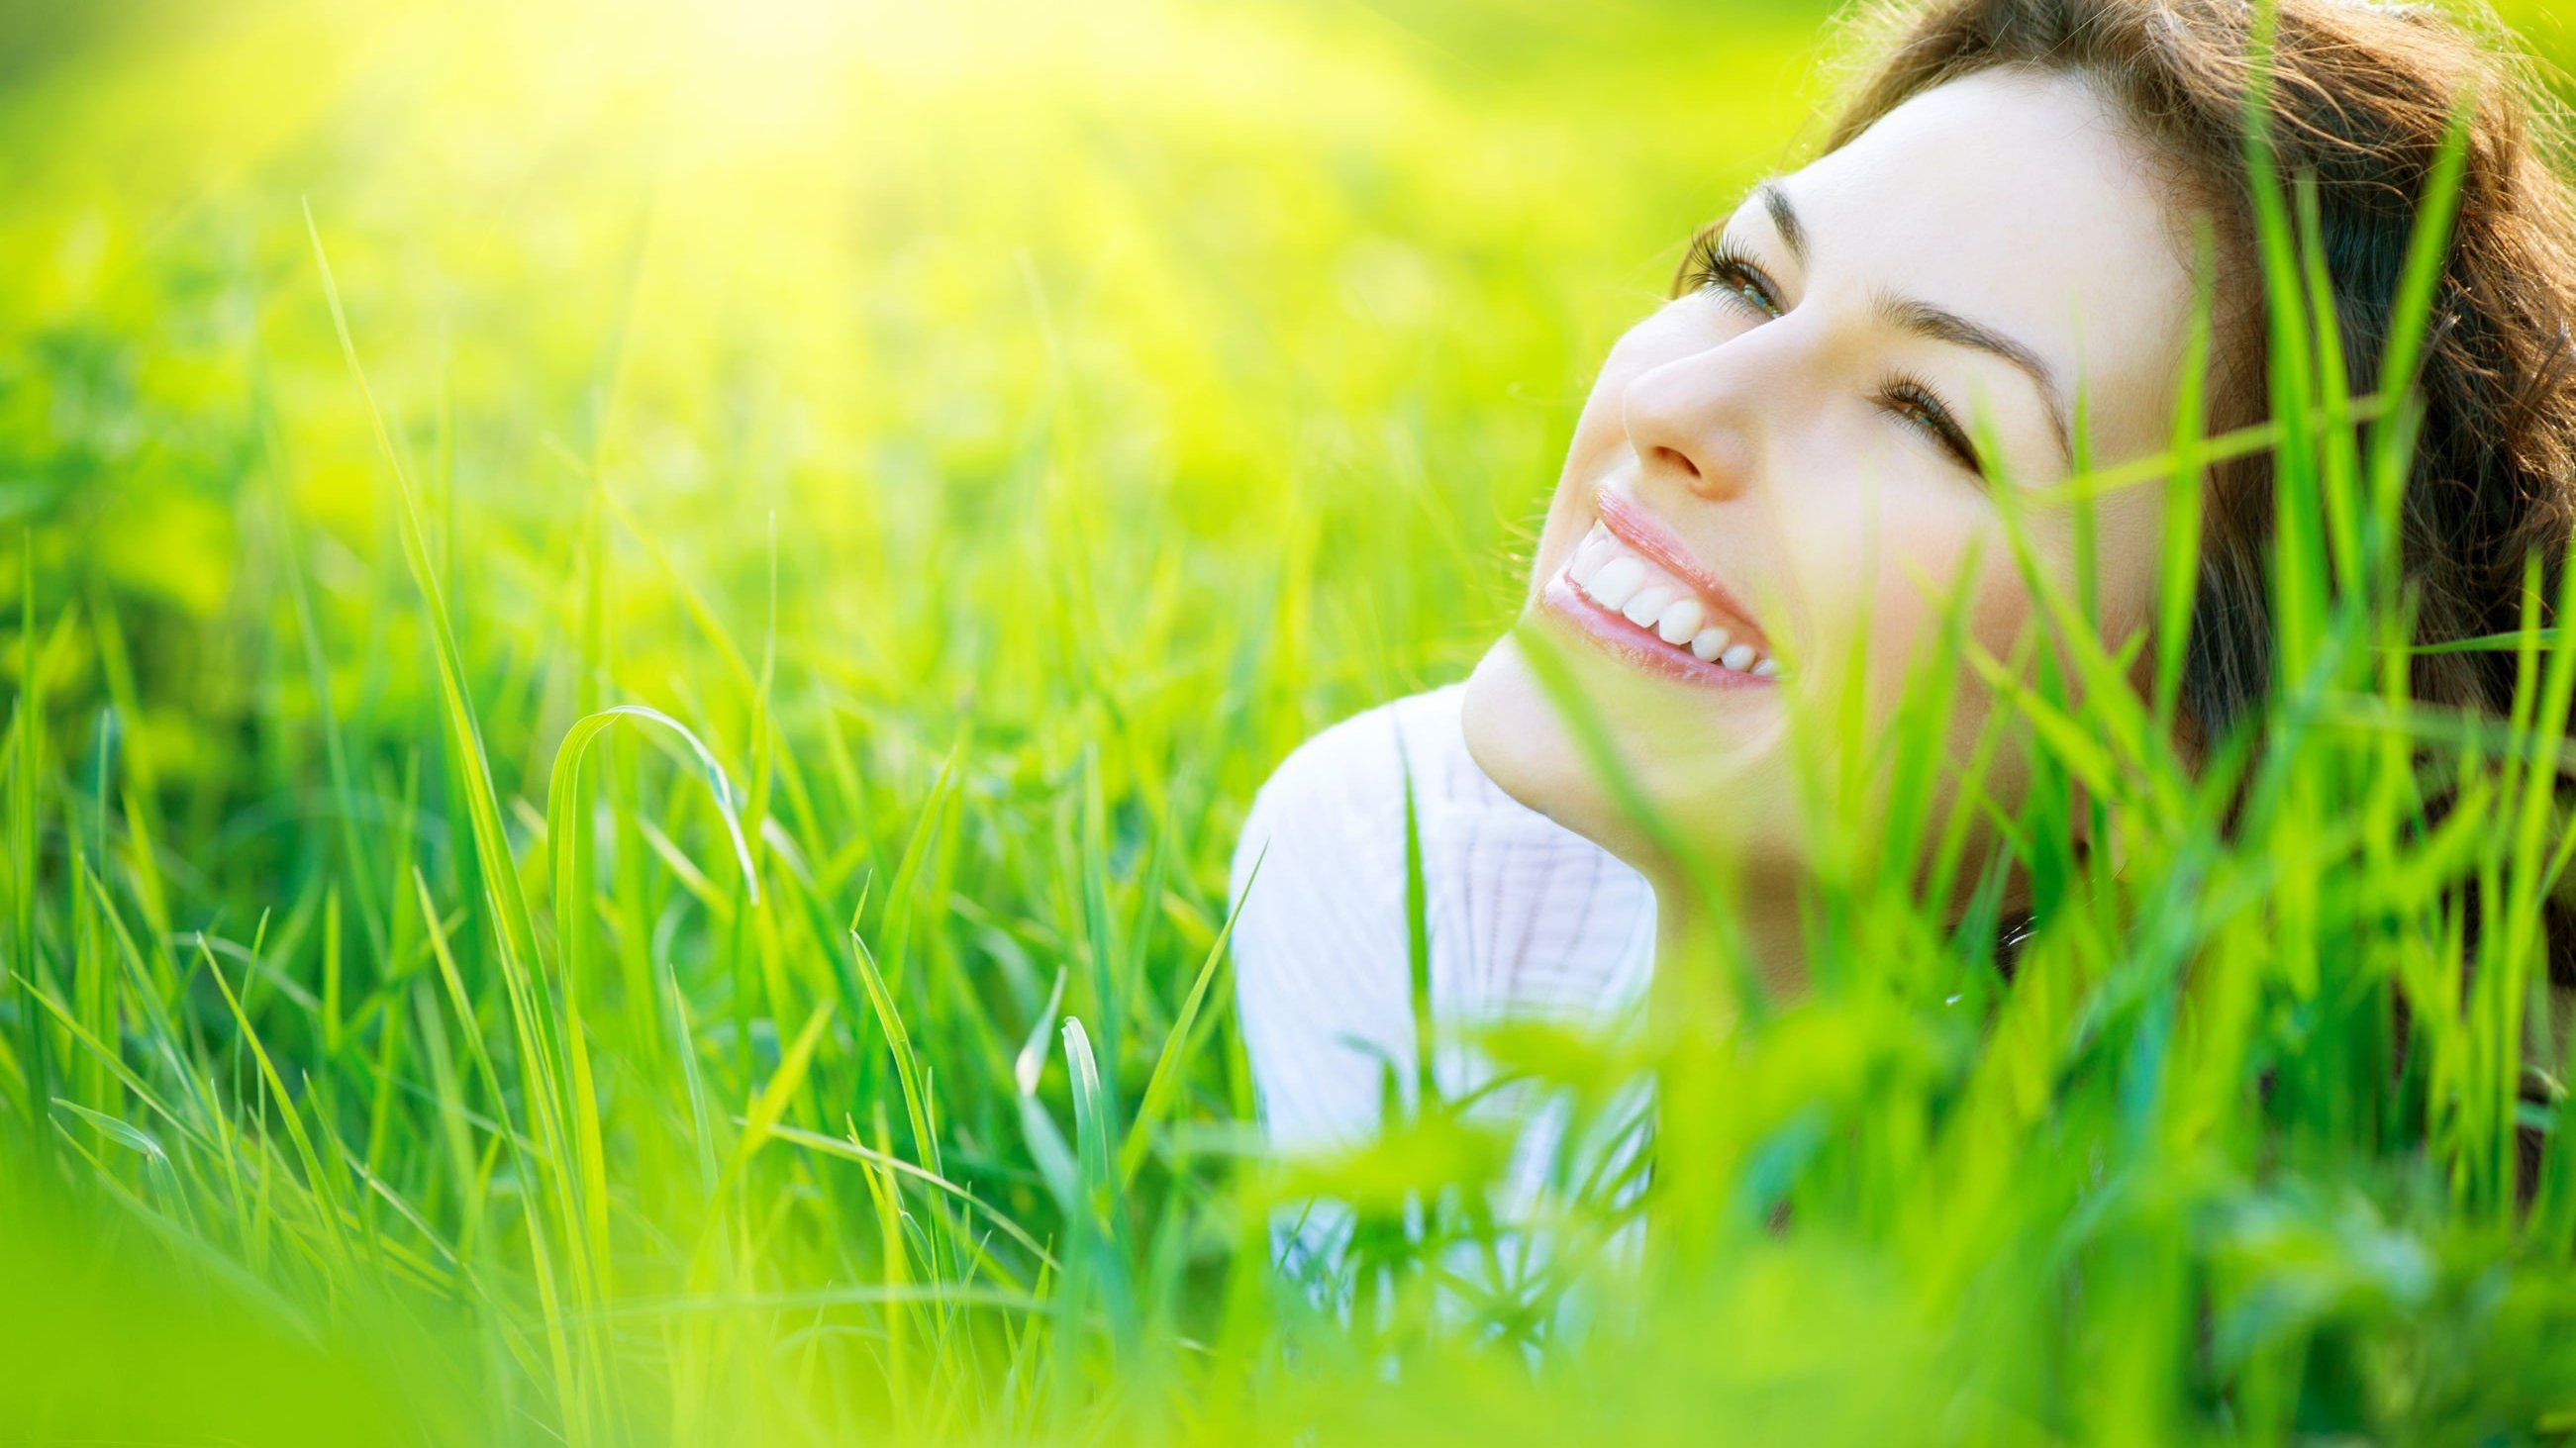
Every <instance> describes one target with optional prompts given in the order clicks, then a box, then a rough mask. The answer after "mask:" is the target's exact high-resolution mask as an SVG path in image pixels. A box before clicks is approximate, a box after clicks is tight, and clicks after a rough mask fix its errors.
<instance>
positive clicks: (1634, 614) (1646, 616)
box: [1619, 583, 1673, 628]
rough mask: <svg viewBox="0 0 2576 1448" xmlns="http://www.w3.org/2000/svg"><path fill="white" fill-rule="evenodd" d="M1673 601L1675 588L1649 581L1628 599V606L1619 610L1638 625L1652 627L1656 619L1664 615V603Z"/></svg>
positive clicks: (1629, 620)
mask: <svg viewBox="0 0 2576 1448" xmlns="http://www.w3.org/2000/svg"><path fill="white" fill-rule="evenodd" d="M1672 601H1673V590H1671V589H1669V588H1666V587H1664V586H1663V585H1661V584H1658V583H1649V584H1647V585H1646V586H1645V587H1643V588H1641V589H1638V590H1637V594H1636V596H1635V597H1634V598H1631V599H1629V600H1628V606H1627V607H1625V608H1622V609H1620V610H1619V611H1620V612H1621V613H1623V614H1626V615H1627V616H1628V622H1630V623H1633V624H1635V625H1636V626H1637V627H1639V628H1652V627H1654V623H1655V620H1656V619H1658V618H1661V617H1663V613H1664V605H1666V604H1668V603H1671V602H1672Z"/></svg>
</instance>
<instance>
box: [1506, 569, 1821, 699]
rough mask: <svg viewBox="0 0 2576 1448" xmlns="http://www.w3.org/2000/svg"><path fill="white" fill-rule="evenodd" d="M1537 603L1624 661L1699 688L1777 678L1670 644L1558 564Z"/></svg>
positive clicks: (1761, 683)
mask: <svg viewBox="0 0 2576 1448" xmlns="http://www.w3.org/2000/svg"><path fill="white" fill-rule="evenodd" d="M1539 604H1540V606H1541V607H1542V608H1545V609H1546V610H1547V611H1548V612H1549V613H1551V614H1553V615H1555V617H1556V619H1557V621H1558V622H1559V623H1560V624H1562V625H1563V626H1564V627H1565V628H1566V630H1567V631H1568V632H1571V633H1572V634H1573V635H1574V636H1575V637H1576V638H1579V639H1581V640H1582V641H1583V642H1585V643H1587V644H1589V645H1591V646H1592V647H1594V648H1596V649H1598V650H1600V651H1601V652H1603V653H1606V654H1608V655H1610V656H1611V657H1612V658H1615V659H1618V660H1619V661H1620V662H1622V663H1625V664H1628V665H1631V666H1632V667H1635V668H1637V669H1641V670H1643V671H1645V672H1646V673H1649V674H1655V675H1659V676H1661V677H1663V678H1667V679H1671V680H1673V681H1674V682H1676V683H1682V684H1688V685H1690V686H1691V687H1693V688H1699V689H1769V688H1774V687H1776V686H1777V685H1778V684H1779V682H1780V680H1779V679H1778V678H1777V677H1772V678H1765V677H1763V676H1762V675H1760V674H1739V673H1737V672H1736V671H1735V670H1733V669H1729V668H1724V667H1722V666H1720V665H1717V664H1713V663H1710V662H1708V661H1707V660H1705V659H1702V658H1700V657H1699V656H1698V655H1696V654H1691V653H1685V652H1683V651H1682V650H1680V649H1676V648H1674V647H1673V646H1672V645H1671V644H1668V643H1665V642H1664V641H1663V640H1662V639H1660V638H1657V637H1656V636H1655V635H1653V634H1651V633H1648V632H1647V631H1646V630H1644V629H1642V628H1639V627H1638V626H1637V625H1635V624H1633V623H1630V622H1629V621H1628V616H1627V615H1626V614H1620V613H1612V612H1611V611H1610V610H1608V609H1606V608H1603V607H1602V606H1601V605H1599V604H1597V603H1594V602H1593V601H1592V600H1591V599H1589V598H1586V597H1584V596H1583V594H1582V593H1581V592H1580V591H1579V590H1577V589H1576V588H1575V586H1574V583H1573V581H1572V580H1570V579H1568V578H1567V577H1566V576H1565V570H1563V569H1561V568H1560V569H1558V570H1557V571H1556V572H1555V573H1554V574H1553V575H1551V576H1550V577H1549V578H1548V580H1547V586H1546V587H1545V588H1542V589H1540V590H1539Z"/></svg>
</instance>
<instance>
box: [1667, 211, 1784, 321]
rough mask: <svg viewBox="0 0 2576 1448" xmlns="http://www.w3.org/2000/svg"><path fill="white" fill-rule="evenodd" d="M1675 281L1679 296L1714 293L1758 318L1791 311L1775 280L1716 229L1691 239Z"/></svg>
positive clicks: (1675, 290)
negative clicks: (1731, 244) (1782, 297)
mask: <svg viewBox="0 0 2576 1448" xmlns="http://www.w3.org/2000/svg"><path fill="white" fill-rule="evenodd" d="M1673 282H1674V285H1673V291H1674V294H1675V295H1680V294H1681V293H1683V292H1709V293H1713V294H1715V295H1718V296H1721V297H1723V298H1725V299H1726V300H1727V301H1728V302H1730V303H1732V304H1734V305H1736V306H1740V307H1744V308H1746V309H1748V310H1750V311H1752V312H1753V313H1754V314H1755V315H1756V316H1761V317H1776V316H1779V315H1780V314H1781V313H1782V312H1785V311H1787V310H1788V308H1786V307H1784V306H1782V305H1781V304H1780V290H1779V288H1778V287H1776V286H1774V285H1772V282H1771V278H1770V277H1769V276H1767V275H1766V274H1764V272H1763V270H1762V268H1760V267H1759V266H1756V265H1754V263H1753V261H1752V259H1751V258H1749V257H1747V256H1745V255H1744V254H1743V253H1742V252H1739V251H1737V250H1735V249H1734V248H1733V247H1730V246H1728V245H1727V244H1726V242H1725V240H1724V239H1723V237H1722V236H1721V235H1720V234H1719V233H1718V231H1717V230H1716V229H1715V228H1711V229H1709V230H1707V231H1703V232H1701V233H1700V234H1699V235H1697V236H1695V237H1693V238H1691V244H1690V251H1689V253H1688V254H1687V255H1686V256H1684V257H1683V258H1682V267H1681V272H1680V274H1679V275H1678V276H1676V277H1675V278H1674V279H1673Z"/></svg>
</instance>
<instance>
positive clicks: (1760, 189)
mask: <svg viewBox="0 0 2576 1448" xmlns="http://www.w3.org/2000/svg"><path fill="white" fill-rule="evenodd" d="M1754 195H1755V196H1757V197H1759V198H1760V200H1761V202H1762V209H1763V211H1764V212H1765V213H1767V214H1768V215H1769V216H1770V218H1771V228H1772V230H1774V231H1777V232H1778V233H1780V244H1781V245H1783V246H1785V247H1787V248H1788V249H1789V256H1790V259H1791V260H1793V261H1795V262H1797V263H1798V265H1799V267H1800V268H1802V269H1803V268H1804V267H1805V266H1806V265H1807V253H1808V245H1807V228H1806V226H1805V225H1804V224H1802V223H1801V222H1800V221H1799V220H1798V210H1797V208H1796V207H1794V206H1791V205H1790V204H1789V193H1788V192H1787V191H1785V190H1783V189H1782V188H1781V186H1780V183H1779V182H1777V181H1764V182H1762V183H1761V184H1760V185H1758V186H1756V187H1754ZM1872 310H1873V311H1875V312H1876V313H1877V315H1878V316H1879V317H1880V319H1881V320H1884V321H1886V322H1889V323H1892V324H1894V325H1895V326H1897V327H1899V328H1901V329H1903V330H1905V331H1907V332H1911V333H1913V334H1914V335H1915V336H1918V337H1921V338H1924V339H1925V340H1927V341H1933V342H1946V343H1948V344H1949V345H1951V346H1954V347H1967V348H1971V349H1973V350H1975V351H1979V352H1983V353H1986V354H1987V355H1989V356H1993V357H2000V358H2002V359H2003V360H2004V361H2006V362H2008V363H2010V364H2012V365H2013V366H2014V367H2016V368H2018V369H2020V371H2021V372H2022V373H2023V375H2025V376H2027V377H2029V378H2030V380H2031V384H2032V385H2033V386H2035V387H2037V388H2038V389H2039V399H2040V405H2041V407H2042V408H2044V409H2045V410H2046V411H2047V413H2048V424H2049V428H2050V430H2051V431H2052V432H2054V433H2055V434H2056V437H2057V450H2058V453H2059V455H2060V456H2061V457H2062V458H2063V459H2065V460H2066V461H2067V463H2068V464H2069V465H2070V466H2071V465H2072V464H2073V461H2074V457H2075V444H2074V433H2073V430H2072V429H2071V428H2070V427H2069V426H2068V425H2067V420H2066V401H2065V394H2064V392H2063V390H2062V389H2060V388H2059V386H2058V384H2057V373H2056V372H2055V370H2053V369H2052V368H2050V367H2049V365H2048V363H2047V361H2046V360H2045V359H2043V358H2042V357H2041V356H2040V355H2039V353H2038V352H2036V351H2034V350H2032V349H2031V347H2030V346H2029V345H2027V344H2026V343H2023V342H2020V341H2017V340H2015V339H2014V338H2012V337H2009V336H2006V335H2005V334H2003V333H2002V332H1998V331H1996V330H1995V329H1994V328H1992V327H1989V326H1986V325H1985V324H1984V323H1981V322H1974V321H1970V320H1969V319H1968V318H1966V317H1963V316H1960V315H1959V314H1958V313H1956V312H1954V311H1951V310H1950V309H1948V308H1947V307H1936V306H1934V305H1932V304H1931V303H1930V302H1924V301H1917V300H1915V299H1914V298H1912V297H1904V296H1898V295H1896V294H1894V293H1891V292H1884V291H1882V292H1880V293H1878V294H1877V296H1876V298H1875V301H1874V304H1873V307H1872Z"/></svg>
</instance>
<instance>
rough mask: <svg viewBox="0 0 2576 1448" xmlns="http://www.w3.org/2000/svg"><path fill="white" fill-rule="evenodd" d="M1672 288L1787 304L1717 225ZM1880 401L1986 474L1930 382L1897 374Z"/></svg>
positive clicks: (1764, 310) (1760, 307) (1696, 242)
mask: <svg viewBox="0 0 2576 1448" xmlns="http://www.w3.org/2000/svg"><path fill="white" fill-rule="evenodd" d="M1673 292H1674V294H1675V295H1677V296H1678V295H1682V294H1685V293H1689V292H1704V293H1707V294H1709V295H1712V296H1716V297H1720V298H1722V299H1724V300H1725V301H1726V302H1727V303H1728V304H1730V305H1732V306H1737V307H1741V308H1743V309H1745V310H1746V311H1749V312H1751V313H1753V314H1754V315H1755V316H1757V317H1762V318H1766V319H1767V318H1774V317H1778V316H1780V315H1782V314H1783V313H1785V312H1786V311H1787V310H1788V308H1787V307H1786V306H1784V305H1782V303H1781V301H1780V288H1779V286H1778V284H1777V283H1775V282H1773V281H1772V280H1771V277H1770V274H1769V273H1767V272H1765V271H1763V270H1762V268H1761V267H1760V266H1759V265H1757V264H1756V263H1755V262H1754V261H1753V259H1752V258H1750V257H1748V256H1746V255H1745V254H1744V253H1742V252H1740V251H1737V250H1736V249H1735V248H1733V247H1731V246H1729V245H1728V244H1727V243H1726V241H1725V239H1724V237H1723V235H1722V233H1721V232H1720V231H1719V229H1718V228H1716V227H1710V228H1708V229H1706V230H1704V231H1702V232H1700V234H1699V235H1697V236H1695V237H1693V238H1691V244H1690V250H1689V251H1688V252H1687V253H1686V254H1685V255H1684V256H1683V258H1682V265H1681V269H1680V271H1679V272H1678V273H1676V274H1675V276H1674V278H1673ZM1878 403H1879V406H1881V407H1882V408H1885V409H1886V410H1887V412H1888V413H1889V414H1890V415H1891V416H1894V417H1896V418H1897V419H1898V420H1900V421H1902V422H1904V423H1905V424H1907V425H1908V426H1910V427H1914V428H1917V429H1919V430H1921V432H1922V433H1923V435H1924V436H1926V437H1928V438H1930V439H1931V440H1932V442H1933V444H1934V445H1935V446H1937V447H1939V448H1940V449H1941V450H1942V451H1943V452H1945V453H1948V454H1949V455H1950V457H1951V458H1952V459H1953V460H1955V461H1956V462H1957V463H1958V464H1959V465H1960V466H1961V467H1963V468H1966V469H1967V470H1968V471H1970V472H1972V473H1975V474H1976V475H1977V476H1978V477H1980V478H1983V477H1985V476H1986V475H1987V474H1986V465H1985V462H1984V460H1983V459H1982V458H1980V457H1979V456H1978V455H1977V449H1976V446H1975V444H1973V443H1971V442H1970V441H1969V440H1968V433H1967V429H1965V428H1963V427H1961V426H1959V422H1958V414H1957V413H1956V412H1955V411H1953V410H1952V409H1951V407H1950V405H1949V404H1948V403H1945V402H1943V401H1942V400H1941V395H1940V394H1939V393H1938V392H1936V391H1934V390H1933V388H1932V386H1931V384H1929V383H1927V382H1925V381H1923V380H1922V379H1921V378H1919V377H1914V376H1911V375H1906V374H1899V375H1897V376H1895V377H1891V378H1889V379H1888V380H1887V382H1886V383H1884V384H1883V385H1882V386H1881V387H1880V388H1879V394H1878Z"/></svg>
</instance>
